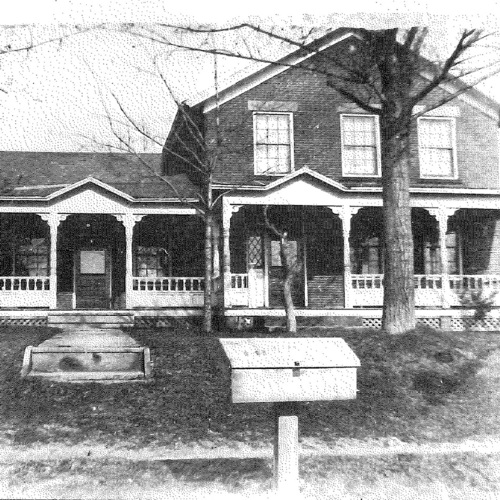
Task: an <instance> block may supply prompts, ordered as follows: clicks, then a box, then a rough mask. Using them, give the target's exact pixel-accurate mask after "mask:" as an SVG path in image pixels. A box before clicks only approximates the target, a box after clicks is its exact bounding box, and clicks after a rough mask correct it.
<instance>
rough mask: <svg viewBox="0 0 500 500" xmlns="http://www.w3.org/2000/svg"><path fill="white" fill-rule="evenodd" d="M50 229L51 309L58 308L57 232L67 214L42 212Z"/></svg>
mask: <svg viewBox="0 0 500 500" xmlns="http://www.w3.org/2000/svg"><path fill="white" fill-rule="evenodd" d="M40 217H41V218H42V220H44V221H46V222H47V223H48V225H49V229H50V258H49V263H50V266H49V269H50V304H49V309H57V232H58V227H59V224H60V223H61V222H62V221H63V220H65V219H66V217H67V214H58V213H54V212H52V213H50V214H40Z"/></svg>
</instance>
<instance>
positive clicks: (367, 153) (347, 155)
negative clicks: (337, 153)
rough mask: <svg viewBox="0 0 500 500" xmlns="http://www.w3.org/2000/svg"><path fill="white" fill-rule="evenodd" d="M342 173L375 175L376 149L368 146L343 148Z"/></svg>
mask: <svg viewBox="0 0 500 500" xmlns="http://www.w3.org/2000/svg"><path fill="white" fill-rule="evenodd" d="M343 162H344V174H347V175H349V174H356V175H363V174H364V175H376V174H377V151H376V149H375V148H370V147H353V146H349V147H345V148H344V156H343Z"/></svg>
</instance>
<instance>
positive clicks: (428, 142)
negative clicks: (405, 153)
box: [418, 117, 457, 179]
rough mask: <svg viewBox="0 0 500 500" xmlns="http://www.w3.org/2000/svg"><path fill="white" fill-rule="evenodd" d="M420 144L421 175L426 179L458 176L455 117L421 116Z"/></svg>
mask: <svg viewBox="0 0 500 500" xmlns="http://www.w3.org/2000/svg"><path fill="white" fill-rule="evenodd" d="M418 145H419V160H420V177H422V178H426V179H449V178H455V177H456V173H457V172H456V160H455V120H454V119H453V118H430V117H428V118H419V119H418Z"/></svg>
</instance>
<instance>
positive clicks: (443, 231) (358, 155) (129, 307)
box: [0, 29, 500, 329]
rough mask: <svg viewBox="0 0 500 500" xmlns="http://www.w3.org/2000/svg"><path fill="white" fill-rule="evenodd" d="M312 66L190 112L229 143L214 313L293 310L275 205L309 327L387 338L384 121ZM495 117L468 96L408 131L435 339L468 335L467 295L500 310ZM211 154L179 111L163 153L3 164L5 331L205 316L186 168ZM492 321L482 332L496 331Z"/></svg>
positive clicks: (420, 286)
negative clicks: (115, 315) (92, 316)
mask: <svg viewBox="0 0 500 500" xmlns="http://www.w3.org/2000/svg"><path fill="white" fill-rule="evenodd" d="M356 40H357V39H356V32H355V31H352V30H348V29H341V30H336V31H335V32H332V33H330V34H329V35H327V36H326V37H323V38H322V39H320V40H318V41H316V42H315V45H314V47H315V49H317V50H318V51H319V52H320V53H328V51H335V53H336V54H344V55H345V54H350V53H351V52H352V47H353V44H355V43H356ZM314 57H317V56H316V55H315V54H313V53H311V52H307V51H306V52H304V51H297V52H295V53H293V54H291V55H289V56H287V57H286V58H285V59H284V60H283V61H284V62H285V63H286V64H281V65H269V66H266V67H264V68H263V69H261V70H259V71H257V72H255V73H253V74H250V75H248V76H246V77H244V78H242V79H241V80H239V81H238V82H236V83H234V84H233V85H231V86H229V87H227V88H224V89H222V90H221V91H220V92H219V93H218V95H217V98H216V96H214V95H205V96H203V97H202V98H200V99H196V100H192V101H189V102H187V106H186V107H185V108H184V110H185V111H186V112H187V113H189V117H190V120H191V122H192V123H195V124H196V127H197V129H198V130H200V131H202V133H203V134H204V135H205V142H206V143H207V144H213V143H214V141H218V142H219V143H220V147H219V154H218V159H217V163H216V166H215V170H214V175H213V181H214V190H215V194H216V196H220V203H219V205H218V212H217V214H216V219H217V223H216V227H215V228H214V229H215V231H214V247H215V255H214V264H215V275H216V282H217V283H216V286H217V289H218V296H219V298H218V300H219V308H220V310H221V311H223V314H224V315H225V316H228V317H257V316H261V317H270V316H282V315H283V314H284V311H283V304H282V298H281V278H282V266H281V260H280V254H279V241H278V239H277V237H276V236H274V235H273V234H272V232H270V231H269V230H267V229H266V224H265V216H264V208H265V207H267V213H268V215H269V217H271V218H272V219H273V221H276V223H277V224H281V225H282V226H283V227H286V228H287V231H288V232H289V235H290V239H291V240H292V241H293V242H294V243H293V247H294V249H295V252H296V254H297V256H300V258H301V260H302V262H303V266H302V271H301V275H300V276H299V278H298V279H297V280H296V283H295V289H294V302H295V305H296V307H297V313H298V315H299V316H313V317H317V316H328V317H342V318H346V317H352V318H358V319H359V318H361V321H362V324H363V325H365V326H378V325H380V321H381V320H380V318H381V306H382V298H383V262H382V259H381V255H382V253H381V245H382V239H381V206H382V196H381V194H382V188H381V162H380V137H379V124H378V117H377V116H376V115H370V114H368V113H366V112H364V111H362V110H361V109H360V108H358V107H357V106H356V105H354V104H353V103H352V102H349V101H348V100H346V99H345V98H344V97H342V96H341V95H340V94H338V93H336V92H335V91H334V90H333V89H332V88H330V87H329V86H328V85H326V82H325V77H324V76H323V75H321V74H320V73H314V72H309V71H306V70H304V69H301V68H299V67H297V64H299V63H300V62H301V61H304V60H306V59H308V58H309V59H310V60H311V61H313V60H314ZM283 61H282V62H283ZM423 78H425V75H423ZM453 90H455V89H454V88H449V87H442V88H440V89H439V91H438V92H440V93H441V94H440V95H446V93H447V92H450V91H453ZM435 97H436V96H435V95H434V96H432V95H430V96H429V97H428V99H429V102H432V101H431V100H432V99H433V98H435ZM425 104H426V103H423V105H425ZM498 118H499V105H498V104H497V103H495V102H494V101H492V100H491V99H489V98H488V97H486V96H485V95H483V94H481V93H480V92H478V91H476V90H469V91H467V92H465V93H463V94H461V95H460V96H459V97H458V98H456V99H454V100H453V101H450V102H449V103H447V104H445V105H443V106H441V107H439V108H436V109H434V110H432V111H430V112H428V113H427V114H425V115H424V116H422V117H421V118H419V119H418V120H417V122H416V123H415V125H414V128H413V130H412V136H411V155H410V156H411V163H410V169H411V170H410V177H411V206H412V226H413V234H414V240H415V255H414V259H415V260H414V262H415V273H416V274H415V293H416V306H417V317H418V318H419V321H421V322H423V323H426V324H429V325H431V326H434V327H440V326H441V327H446V328H455V329H461V328H463V327H465V326H470V325H471V321H472V319H471V315H472V314H473V310H471V309H470V308H467V307H464V304H465V303H464V297H467V296H468V295H470V294H471V293H479V292H481V293H482V294H483V296H490V295H491V297H492V298H493V300H494V301H495V305H496V306H500V295H499V296H495V297H494V294H495V293H496V292H497V291H500V250H499V248H500V246H499V244H500V210H499V208H500V207H499V203H500V158H499V142H498ZM217 124H219V125H217ZM198 153H199V151H197V146H196V141H195V140H194V139H193V137H192V136H190V131H189V130H188V129H187V128H186V125H185V120H183V119H182V116H181V115H178V116H177V117H176V119H175V120H174V123H173V125H172V129H171V132H170V134H169V137H168V138H167V142H166V146H165V149H164V154H163V156H162V157H160V156H159V155H152V156H148V155H144V157H143V158H138V157H134V156H130V155H117V154H114V155H109V154H84V153H80V154H69V153H68V154H66V153H53V154H50V153H43V154H40V153H16V152H12V153H1V154H0V165H1V168H2V172H3V176H4V178H5V179H7V180H9V179H10V183H7V184H6V186H5V189H4V191H5V193H4V194H3V195H2V196H1V197H0V211H1V218H0V220H1V226H0V228H1V230H2V233H3V234H5V235H6V236H4V237H3V238H2V248H1V252H2V253H1V264H0V265H1V268H2V271H1V272H0V274H1V275H2V276H1V277H0V314H1V315H3V317H4V318H6V319H5V320H6V321H7V320H12V318H14V317H19V318H24V317H30V314H31V317H35V316H36V315H38V316H37V317H42V321H43V315H44V314H46V317H49V318H50V316H51V315H54V314H57V311H61V310H69V311H72V312H73V313H74V312H75V310H76V311H78V310H82V311H88V310H102V309H110V310H115V311H128V312H129V313H131V314H133V315H134V316H135V317H136V318H144V317H151V316H154V317H158V316H161V317H164V316H167V317H168V316H172V315H185V314H194V315H196V314H201V307H202V302H203V288H204V280H203V278H202V276H203V248H202V246H203V222H202V220H201V218H200V217H198V216H197V214H196V210H195V208H193V205H192V203H194V204H196V202H197V192H199V190H198V188H197V187H196V186H197V183H199V182H200V179H199V175H198V173H197V172H196V169H193V168H192V167H191V166H190V164H191V163H192V162H190V161H189V157H190V155H197V154H198ZM146 162H147V163H148V167H146V166H145V165H146ZM151 165H153V168H151ZM19 174H22V176H21V177H20V176H19ZM157 174H162V175H164V176H166V177H167V179H168V182H164V181H162V180H161V179H160V178H159V176H158V175H157ZM187 202H191V203H187ZM43 311H45V312H43ZM14 312H15V314H14ZM497 312H498V311H497V310H496V309H494V310H492V311H491V314H490V317H489V318H488V320H487V321H486V322H483V323H484V325H486V326H485V327H487V326H490V327H492V328H499V327H500V316H499V314H497ZM40 315H41V316H40ZM7 318H8V319H7Z"/></svg>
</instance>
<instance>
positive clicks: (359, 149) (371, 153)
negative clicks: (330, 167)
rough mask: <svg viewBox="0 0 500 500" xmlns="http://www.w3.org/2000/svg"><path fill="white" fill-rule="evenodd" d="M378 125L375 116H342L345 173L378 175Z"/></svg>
mask: <svg viewBox="0 0 500 500" xmlns="http://www.w3.org/2000/svg"><path fill="white" fill-rule="evenodd" d="M376 126H377V120H376V117H374V116H369V115H358V116H342V132H343V137H342V139H343V146H344V148H343V157H342V160H343V172H344V174H345V175H377V173H378V168H377V167H378V165H377V131H376Z"/></svg>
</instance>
